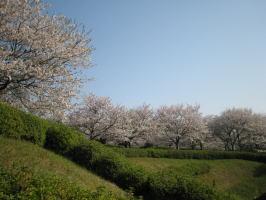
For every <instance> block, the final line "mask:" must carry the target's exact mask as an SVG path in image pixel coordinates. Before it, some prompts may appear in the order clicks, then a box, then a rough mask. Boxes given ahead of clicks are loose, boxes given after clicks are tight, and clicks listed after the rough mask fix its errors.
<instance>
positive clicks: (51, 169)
mask: <svg viewBox="0 0 266 200" xmlns="http://www.w3.org/2000/svg"><path fill="white" fill-rule="evenodd" d="M13 165H19V166H25V167H28V168H29V169H30V170H32V171H34V172H36V173H44V174H45V173H50V174H51V173H52V174H55V175H58V176H60V177H63V178H67V179H68V180H70V181H71V182H74V183H76V184H78V185H79V186H81V187H84V188H85V189H88V190H91V191H94V190H95V189H96V188H97V187H100V186H104V187H106V188H107V189H108V190H109V191H112V192H113V193H115V194H117V195H118V196H124V195H125V193H124V191H123V190H122V189H120V188H119V187H117V186H116V185H114V184H112V183H110V182H108V181H106V180H103V179H101V178H100V177H98V176H96V175H94V174H93V173H91V172H89V171H88V170H86V169H83V168H82V167H80V166H78V165H76V164H74V163H73V162H71V161H69V160H67V159H65V158H63V157H61V156H59V155H56V154H54V153H53V152H50V151H48V150H45V149H43V148H40V147H39V146H37V145H34V144H31V143H28V142H22V141H18V140H11V139H6V138H2V137H0V166H1V167H3V168H4V169H6V170H10V169H11V168H12V166H13Z"/></svg>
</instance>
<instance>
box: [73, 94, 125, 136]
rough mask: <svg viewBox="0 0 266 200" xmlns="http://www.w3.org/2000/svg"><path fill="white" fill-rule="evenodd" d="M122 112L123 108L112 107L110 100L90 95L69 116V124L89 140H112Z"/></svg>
mask: <svg viewBox="0 0 266 200" xmlns="http://www.w3.org/2000/svg"><path fill="white" fill-rule="evenodd" d="M122 110H123V107H121V106H114V105H113V104H112V102H111V100H110V98H108V97H98V96H96V95H94V94H91V95H89V96H87V97H85V98H84V102H83V103H82V104H81V105H79V106H78V107H77V108H76V109H75V110H74V111H73V112H71V113H70V114H69V123H70V125H72V126H74V127H77V128H78V129H80V130H81V131H82V132H84V133H85V134H86V135H87V136H88V138H89V139H104V140H105V139H110V138H111V139H113V138H112V137H114V135H115V134H116V131H117V126H118V121H119V119H120V117H121V112H122Z"/></svg>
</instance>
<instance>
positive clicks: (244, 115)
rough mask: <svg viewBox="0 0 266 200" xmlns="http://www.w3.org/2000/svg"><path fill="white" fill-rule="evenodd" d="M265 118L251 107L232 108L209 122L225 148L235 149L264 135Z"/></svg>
mask: <svg viewBox="0 0 266 200" xmlns="http://www.w3.org/2000/svg"><path fill="white" fill-rule="evenodd" d="M264 123H265V119H264V118H263V116H262V115H259V114H255V113H253V111H252V110H251V109H246V108H232V109H227V110H225V111H224V112H223V113H222V114H221V115H220V116H217V117H215V118H214V119H213V120H211V121H210V123H209V128H210V130H211V131H212V133H213V134H214V135H215V136H216V137H218V138H220V139H221V140H222V141H223V143H224V148H225V150H231V151H235V150H236V149H237V148H238V149H241V148H242V147H244V146H245V145H246V144H247V143H253V144H254V142H255V141H256V140H257V139H258V137H259V135H260V136H261V137H262V136H263V134H264V131H265V124H264Z"/></svg>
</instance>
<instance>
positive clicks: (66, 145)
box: [44, 123, 85, 155]
mask: <svg viewBox="0 0 266 200" xmlns="http://www.w3.org/2000/svg"><path fill="white" fill-rule="evenodd" d="M84 139H85V138H84V136H83V135H82V134H81V133H80V132H78V131H76V130H74V129H72V128H70V127H67V126H65V125H63V124H59V123H54V124H53V125H52V126H51V127H50V128H48V129H47V131H46V141H45V144H44V147H45V148H47V149H50V150H52V151H54V152H56V153H59V154H62V155H67V153H68V152H70V150H71V149H72V148H74V146H76V145H78V144H79V143H80V142H81V141H82V140H84Z"/></svg>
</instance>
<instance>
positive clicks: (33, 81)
mask: <svg viewBox="0 0 266 200" xmlns="http://www.w3.org/2000/svg"><path fill="white" fill-rule="evenodd" d="M47 13H48V12H47V5H45V4H44V3H42V2H41V1H40V0H1V1H0V16H1V20H0V100H3V101H7V102H9V103H11V104H13V105H15V106H17V107H19V108H22V109H24V110H28V111H31V112H34V113H36V114H39V115H45V116H47V115H48V116H49V115H61V114H62V112H63V111H64V109H67V108H69V107H70V105H71V98H72V97H74V96H75V94H76V91H77V89H78V86H79V85H80V83H81V73H80V71H81V70H83V69H84V68H87V67H88V66H89V65H90V54H91V51H92V48H91V47H90V46H89V45H90V39H89V37H88V33H87V32H85V31H84V29H82V28H81V27H80V26H79V25H77V24H75V23H73V22H72V21H71V20H70V19H68V18H66V17H65V16H51V15H49V14H47Z"/></svg>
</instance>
